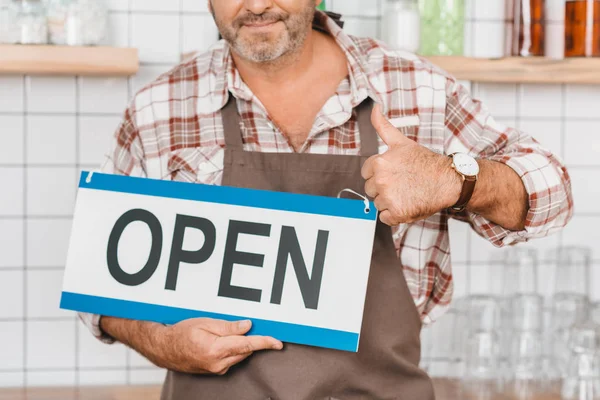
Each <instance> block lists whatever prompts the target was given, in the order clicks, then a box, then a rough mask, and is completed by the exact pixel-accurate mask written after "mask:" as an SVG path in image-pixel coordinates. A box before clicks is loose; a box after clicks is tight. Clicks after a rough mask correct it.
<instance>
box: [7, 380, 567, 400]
mask: <svg viewBox="0 0 600 400" xmlns="http://www.w3.org/2000/svg"><path fill="white" fill-rule="evenodd" d="M434 383H435V388H436V394H437V400H514V399H513V398H512V397H510V396H503V395H501V396H494V397H493V398H485V399H476V398H475V397H471V396H465V395H464V394H463V393H461V391H460V385H459V384H458V383H457V382H455V381H450V380H443V379H437V380H435V381H434ZM159 398H160V386H130V387H122V386H113V387H110V386H104V387H83V388H80V389H74V388H32V389H27V390H24V389H0V400H159ZM529 400H560V396H559V395H542V396H536V397H535V398H533V399H529Z"/></svg>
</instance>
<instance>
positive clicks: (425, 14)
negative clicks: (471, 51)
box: [420, 0, 465, 56]
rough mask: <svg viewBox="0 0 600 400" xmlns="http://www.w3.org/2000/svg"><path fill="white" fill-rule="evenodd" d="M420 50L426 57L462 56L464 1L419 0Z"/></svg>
mask: <svg viewBox="0 0 600 400" xmlns="http://www.w3.org/2000/svg"><path fill="white" fill-rule="evenodd" d="M420 6H421V50H420V53H421V54H423V55H426V56H434V55H443V56H454V55H462V54H463V50H464V30H465V29H464V26H465V23H464V20H465V1H464V0H420Z"/></svg>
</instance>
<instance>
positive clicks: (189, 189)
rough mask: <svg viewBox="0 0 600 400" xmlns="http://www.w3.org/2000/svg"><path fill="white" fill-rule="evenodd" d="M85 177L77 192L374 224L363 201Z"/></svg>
mask: <svg viewBox="0 0 600 400" xmlns="http://www.w3.org/2000/svg"><path fill="white" fill-rule="evenodd" d="M88 173H89V172H88V171H83V172H82V173H81V177H80V179H79V187H80V188H81V189H95V190H105V191H111V192H120V193H132V194H140V195H145V196H157V197H166V198H172V199H183V200H194V201H202V202H209V203H220V204H231V205H236V206H244V207H254V208H265V209H271V210H280V211H292V212H300V213H306V214H318V215H329V216H333V217H345V218H354V219H364V220H370V221H375V220H377V209H376V208H375V204H373V202H371V203H370V210H369V213H365V207H364V201H363V200H354V199H338V198H334V197H324V196H312V195H306V194H295V193H283V192H272V191H267V190H256V189H246V188H237V187H230V186H215V185H204V184H200V183H187V182H173V181H163V180H158V179H149V178H137V177H131V176H123V175H108V174H102V173H98V172H94V173H93V175H92V178H91V181H90V182H89V183H88V182H87V181H86V178H87V176H88Z"/></svg>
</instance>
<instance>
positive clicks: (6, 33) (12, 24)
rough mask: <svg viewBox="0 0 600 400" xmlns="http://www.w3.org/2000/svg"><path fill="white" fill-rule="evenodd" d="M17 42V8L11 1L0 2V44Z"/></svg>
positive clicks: (2, 0) (3, 0)
mask: <svg viewBox="0 0 600 400" xmlns="http://www.w3.org/2000/svg"><path fill="white" fill-rule="evenodd" d="M18 41H19V27H18V25H17V7H16V5H15V4H14V3H13V2H12V0H0V43H4V44H14V43H17V42H18Z"/></svg>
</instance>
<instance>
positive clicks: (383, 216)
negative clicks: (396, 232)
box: [379, 210, 398, 226]
mask: <svg viewBox="0 0 600 400" xmlns="http://www.w3.org/2000/svg"><path fill="white" fill-rule="evenodd" d="M379 220H380V221H381V222H383V223H384V224H386V225H389V226H396V225H398V224H397V223H396V222H395V221H394V218H393V217H392V213H391V212H390V211H389V210H384V211H381V212H380V213H379Z"/></svg>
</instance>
